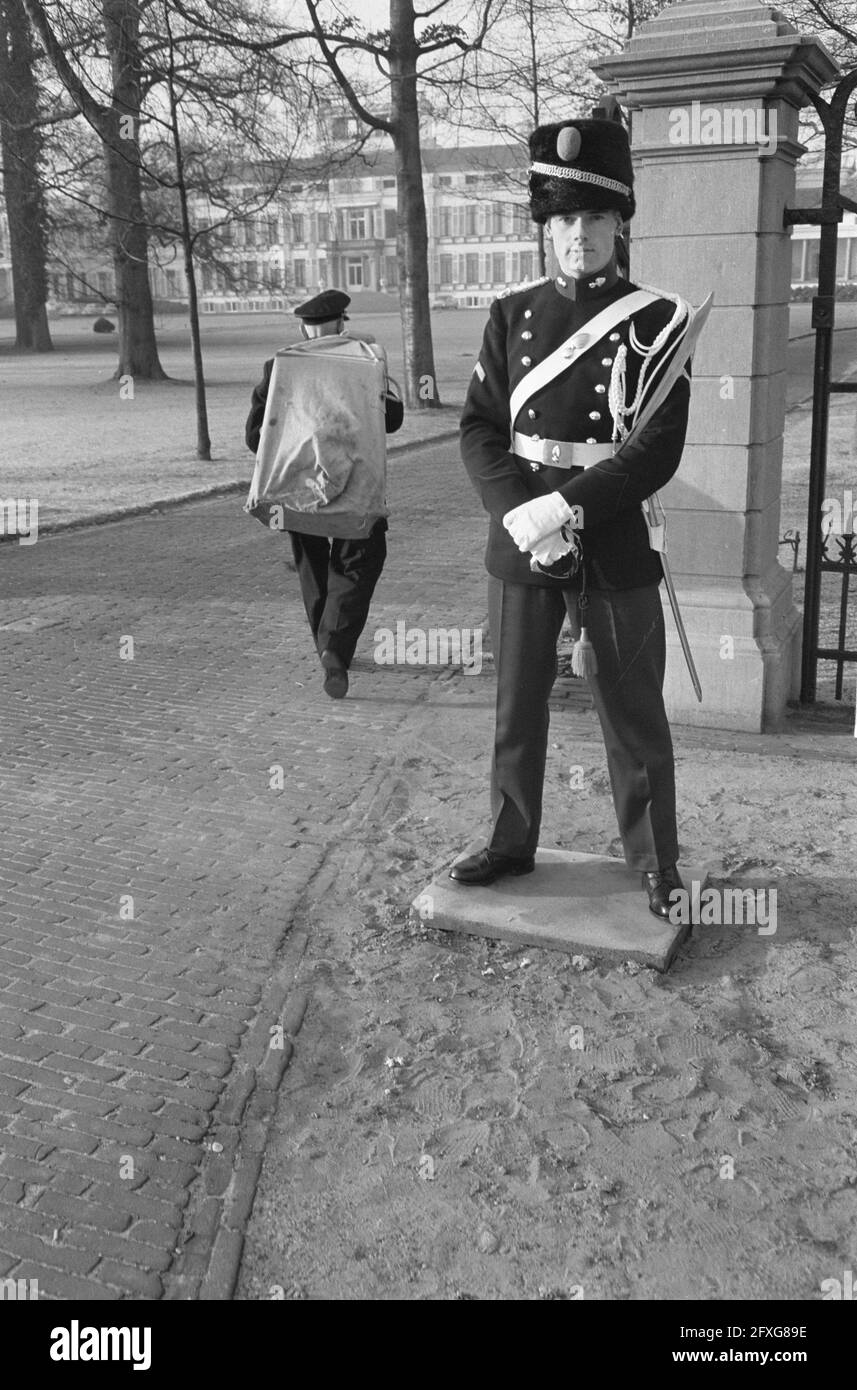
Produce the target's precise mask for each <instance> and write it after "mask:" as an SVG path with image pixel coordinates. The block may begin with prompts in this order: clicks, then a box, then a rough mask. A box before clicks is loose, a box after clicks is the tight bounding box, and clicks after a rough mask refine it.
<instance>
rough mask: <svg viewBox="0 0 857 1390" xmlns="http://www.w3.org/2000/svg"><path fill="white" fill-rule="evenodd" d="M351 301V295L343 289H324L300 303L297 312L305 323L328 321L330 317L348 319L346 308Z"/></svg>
mask: <svg viewBox="0 0 857 1390" xmlns="http://www.w3.org/2000/svg"><path fill="white" fill-rule="evenodd" d="M350 303H351V297H350V295H347V294H343V292H342V290H322V292H321V294H317V295H316V296H315V298H314V299H308V300H307V302H306V304H299V305H298V307H297V309H295V313H296V315H297V316H298V318H299V319H303V321H304V323H328V322H329V321H330V319H347V318H348V315H347V314H346V312H345V310H346V309H347V308H348V306H349V304H350Z"/></svg>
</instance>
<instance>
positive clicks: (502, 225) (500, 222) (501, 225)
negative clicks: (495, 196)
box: [491, 203, 506, 236]
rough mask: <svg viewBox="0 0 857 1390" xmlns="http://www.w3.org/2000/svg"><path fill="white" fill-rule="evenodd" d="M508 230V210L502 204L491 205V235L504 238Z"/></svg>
mask: <svg viewBox="0 0 857 1390" xmlns="http://www.w3.org/2000/svg"><path fill="white" fill-rule="evenodd" d="M505 229H506V209H505V208H504V207H503V204H502V203H492V204H491V235H492V236H502V235H503V233H504V231H505Z"/></svg>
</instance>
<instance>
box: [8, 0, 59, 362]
mask: <svg viewBox="0 0 857 1390" xmlns="http://www.w3.org/2000/svg"><path fill="white" fill-rule="evenodd" d="M33 63H34V55H33V40H32V34H31V31H30V22H29V20H28V18H27V15H26V12H25V10H24V8H23V6H22V5H21V3H20V0H0V157H2V160H3V183H4V190H5V195H6V212H7V215H8V220H9V252H10V258H11V261H12V290H13V293H14V296H15V346H16V348H18V349H20V350H21V351H24V352H51V351H52V350H53V343H52V342H51V335H50V330H49V328H48V314H47V308H46V303H45V302H46V300H47V297H48V280H47V273H46V270H45V262H46V260H47V231H46V226H47V219H46V211H45V196H44V189H43V188H42V182H41V177H40V164H41V153H42V148H41V147H42V138H41V132H40V130H39V127H38V126H37V125H36V119H37V117H38V90H37V87H36V79H35V74H34V72H33Z"/></svg>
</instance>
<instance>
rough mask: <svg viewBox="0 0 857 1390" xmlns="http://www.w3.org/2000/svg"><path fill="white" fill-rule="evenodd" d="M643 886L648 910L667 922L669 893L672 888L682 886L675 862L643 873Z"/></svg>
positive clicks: (669, 903) (669, 905)
mask: <svg viewBox="0 0 857 1390" xmlns="http://www.w3.org/2000/svg"><path fill="white" fill-rule="evenodd" d="M643 887H644V888H645V890H646V892H647V893H648V895H649V911H650V912H654V914H655V916H656V917H660V918H661V919H662V920H663V921H666V922H668V921H669V917H670V907H671V906H672V904H671V902H670V894H671V893H672V891H673V889H674V888H684V884H683V883H682V881H681V878H680V876H679V871H678V869H677V868H676V866H675V864H667V865H666V867H665V868H663V869H655V870H654V872H653V873H644V874H643Z"/></svg>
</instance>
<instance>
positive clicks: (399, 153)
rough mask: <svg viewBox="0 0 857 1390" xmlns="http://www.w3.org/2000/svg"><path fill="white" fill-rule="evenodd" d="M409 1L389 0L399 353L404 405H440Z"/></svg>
mask: <svg viewBox="0 0 857 1390" xmlns="http://www.w3.org/2000/svg"><path fill="white" fill-rule="evenodd" d="M414 23H415V19H414V4H413V0H390V95H391V102H390V120H391V124H392V126H393V145H394V148H395V152H396V186H397V190H398V222H397V250H398V258H399V305H400V309H401V318H402V342H403V346H404V356H405V383H404V386H405V404H406V405H407V406H408V407H409V409H411V410H427V409H431V408H432V407H435V406H438V405H440V393H439V391H438V386H437V377H436V375H435V369H434V350H433V347H432V339H431V314H430V310H429V285H428V226H427V223H426V204H425V197H424V194H423V179H422V156H421V153H420V117H419V108H418V106H417V42H416V38H415V36H414Z"/></svg>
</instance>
